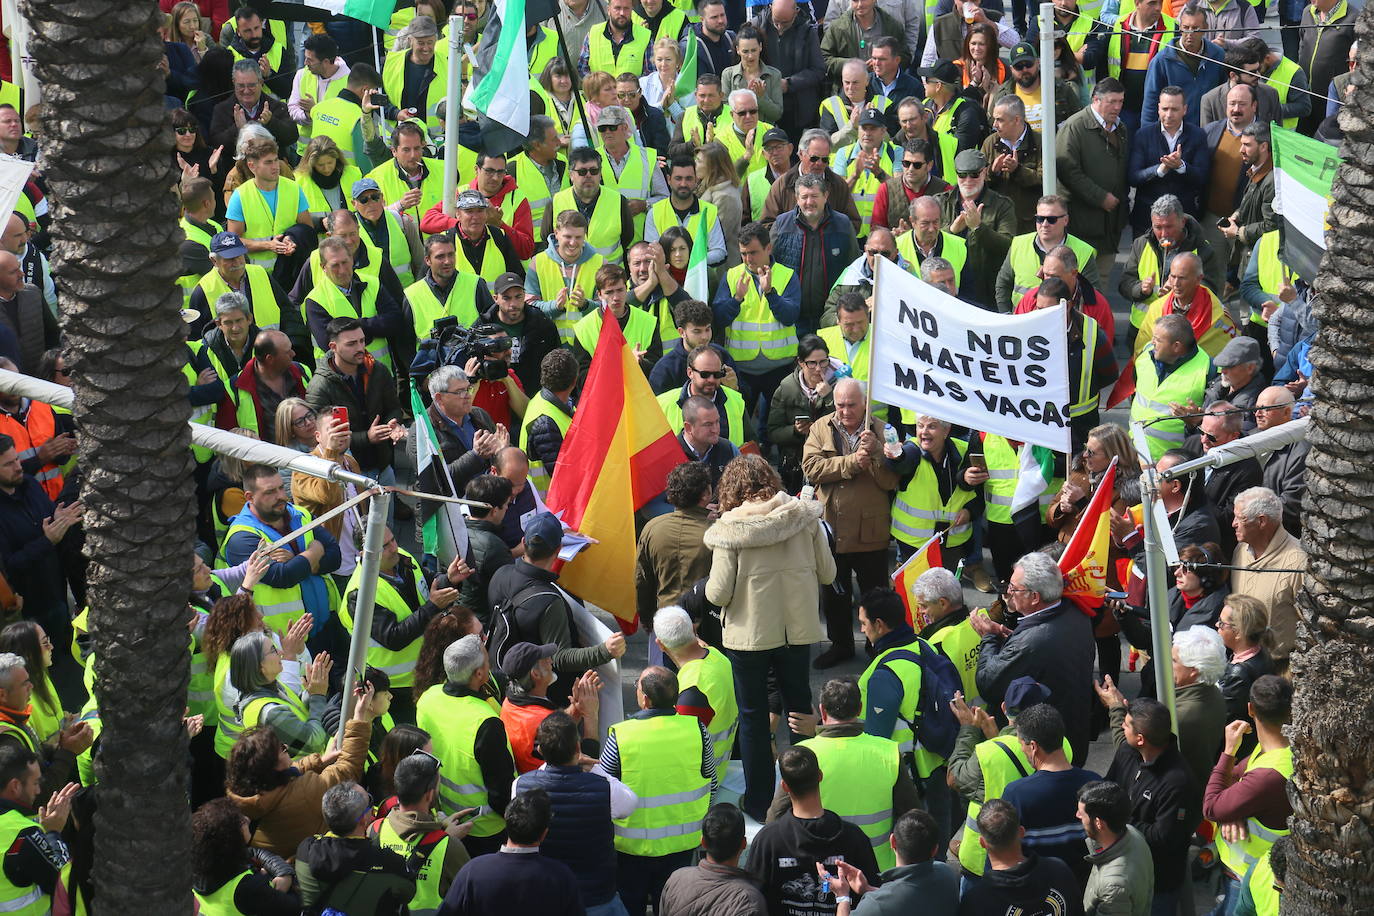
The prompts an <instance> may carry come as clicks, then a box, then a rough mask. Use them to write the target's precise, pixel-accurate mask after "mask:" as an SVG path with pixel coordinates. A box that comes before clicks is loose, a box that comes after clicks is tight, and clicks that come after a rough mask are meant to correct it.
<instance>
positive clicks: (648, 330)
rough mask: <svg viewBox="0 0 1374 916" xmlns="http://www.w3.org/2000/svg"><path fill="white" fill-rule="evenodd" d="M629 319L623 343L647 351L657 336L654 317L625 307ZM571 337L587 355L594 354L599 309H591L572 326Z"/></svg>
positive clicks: (597, 337)
mask: <svg viewBox="0 0 1374 916" xmlns="http://www.w3.org/2000/svg"><path fill="white" fill-rule="evenodd" d="M625 308H626V310H627V311H628V312H629V318H627V319H626V321H625V328H624V331H625V342H626V343H628V344H629V345H630V346H631V347H635V348H637V349H640V350H647V349H649V347H650V345H652V344H653V342H654V339H655V338H656V336H657V335H658V322H657V321H655V320H654V316H653V315H650V314H649V313H648V312H646V311H644V310H643V309H637V308H634V307H632V306H629V305H626V306H625ZM573 337H574V338H576V340H577V342H578V343H580V344H581V345H582V349H584V350H586V351H587V353H589V354H591V353H595V352H596V342H597V340H599V339H600V337H601V309H599V308H598V309H592V311H591V312H590V313H588V314H586V315H584V316H582V319H581V320H580V321H578V322H577V324H576V325H574V326H573Z"/></svg>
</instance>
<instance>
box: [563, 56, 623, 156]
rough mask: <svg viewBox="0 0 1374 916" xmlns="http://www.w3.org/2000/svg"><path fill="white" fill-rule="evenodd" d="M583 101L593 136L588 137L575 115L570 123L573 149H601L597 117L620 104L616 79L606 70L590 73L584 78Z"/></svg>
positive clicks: (579, 119)
mask: <svg viewBox="0 0 1374 916" xmlns="http://www.w3.org/2000/svg"><path fill="white" fill-rule="evenodd" d="M582 99H583V101H584V102H585V103H586V104H585V105H584V107H585V108H586V109H587V123H588V124H589V125H591V128H592V136H591V137H588V136H587V132H586V130H584V129H583V127H582V120H581V118H579V117H578V116H577V115H576V113H574V114H573V115H572V117H571V118H570V119H569V122H568V124H569V133H570V134H572V146H573V149H576V148H577V147H579V146H596V147H600V146H601V134H600V133H599V132H598V131H597V129H596V119H597V116H598V115H600V114H601V109H603V108H609V107H610V106H612V105H619V104H620V99H619V97H618V96H616V94H615V77H614V76H612V75H611V74H609V73H607V72H606V71H604V70H593V71H592V72H591V73H588V74H587V75H586V76H584V77H583V78H582ZM636 140H638V137H636Z"/></svg>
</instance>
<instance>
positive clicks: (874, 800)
mask: <svg viewBox="0 0 1374 916" xmlns="http://www.w3.org/2000/svg"><path fill="white" fill-rule="evenodd" d="M801 747H805V748H810V749H811V750H812V752H814V753H815V755H816V759H817V760H818V761H819V762H820V766H821V773H822V774H826V773H829V774H830V775H831V777H832V778H830V779H822V780H821V804H822V805H823V806H825V809H826V810H827V811H834V812H835V813H836V814H838V815H839V816H840V817H841V818H843V819H844V820H846V821H848V822H849V823H851V824H853V825H854V826H856V827H858V828H859V829H860V830H862V831H863V832H864V834H865V835H866V836H867V837H868V842H869V844H870V845H871V846H872V847H873V855H874V857H875V858H876V859H877V860H878V869H879V870H880V871H886V870H887V869H889V868H893V867H895V866H896V864H897V860H896V854H895V853H894V852H893V850H892V846H891V844H890V843H889V842H888V838H889V837H890V836H892V788H893V786H895V785H896V784H897V775H898V773H899V772H900V768H901V762H902V752H901V750H900V748H898V746H897V742H895V741H890V740H888V739H887V738H879V737H878V736H876V735H866V734H862V733H861V734H858V735H853V736H850V737H846V738H829V737H817V738H808V739H807V740H805V741H803V742H801ZM835 777H839V778H835Z"/></svg>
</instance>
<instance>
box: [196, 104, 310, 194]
mask: <svg viewBox="0 0 1374 916" xmlns="http://www.w3.org/2000/svg"><path fill="white" fill-rule="evenodd" d="M290 91H291V90H290V84H289V83H288V84H287V94H288V95H289V94H290ZM262 104H264V105H266V106H267V108H268V110H270V111H271V112H272V115H271V117H269V118H268V119H267V123H266V124H264V125H263V127H266V128H267V132H268V133H270V134H271V135H272V139H273V140H276V141H277V149H279V150H281V153H282V158H283V159H285V158H287V154H288V153H294V152H295V148H296V141H297V140H299V139H300V136H301V134H300V129H299V128H298V127H296V122H295V121H293V120H291V112H290V111H288V110H287V108H286V103H285V102H279V101H277V100H276V99H274V98H272V97H271V96H269V95H268V94H267V93H266V92H264V93H263V95H262ZM236 107H239V102H238V99H236V98H234V97H233V96H232V95H231V96H230V97H229V98H227V99H225V100H224V101H223V102H220V103H219V104H218V105H216V106H215V109H214V114H213V115H211V116H210V146H211V147H212V148H213V147H216V146H222V147H224V151H225V153H232V152H233V151H234V143H235V141H236V140H237V139H238V135H239V127H238V124H237V123H236V122H235V121H234V109H235V108H236ZM285 177H287V178H289V177H291V176H289V175H287V176H285Z"/></svg>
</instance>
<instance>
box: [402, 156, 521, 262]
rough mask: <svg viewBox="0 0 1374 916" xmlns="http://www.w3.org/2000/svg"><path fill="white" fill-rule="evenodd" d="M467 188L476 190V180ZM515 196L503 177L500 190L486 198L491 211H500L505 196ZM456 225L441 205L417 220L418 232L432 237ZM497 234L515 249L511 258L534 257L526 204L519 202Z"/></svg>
mask: <svg viewBox="0 0 1374 916" xmlns="http://www.w3.org/2000/svg"><path fill="white" fill-rule="evenodd" d="M468 187H469V188H475V187H477V179H476V178H474V179H472V183H471V184H469V185H468ZM514 192H515V179H514V178H512V177H510V176H509V175H507V176H506V177H505V180H504V181H502V182H501V190H500V191H497V192H496V193H495V194H492V195H491V196H489V197H488V198H487V201H488V202H489V203H490V204H491V205H492V206H493V207H500V206H501V203H502V201H504V200H505V199H506V195H507V194H513V193H514ZM456 225H458V220H457V219H456V218H455V217H452V216H448V215H446V214H445V213H444V204H443V201H440V202H439V203H437V204H435V205H434V206H432V207H430V208H429V212H428V213H426V214H425V215H424V218H423V219H421V220H420V231H421V232H423V233H424V234H425V235H436V234H438V233H440V232H447V231H448V230H450V229H452V228H453V227H454V226H456ZM500 227H501V231H502V232H504V233H505V234H506V238H507V239H509V240H510V246H511V248H513V249H515V256H516V257H517V258H519V259H520V260H522V261H528V260H529V259H530V258H532V257H534V218H533V217H532V216H531V215H530V202H529V201H528V200H522V201H520V203H519V204H518V205H517V206H516V208H515V213H514V214H513V215H512V218H511V221H510V223H509V224H507V223H501V224H500Z"/></svg>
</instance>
